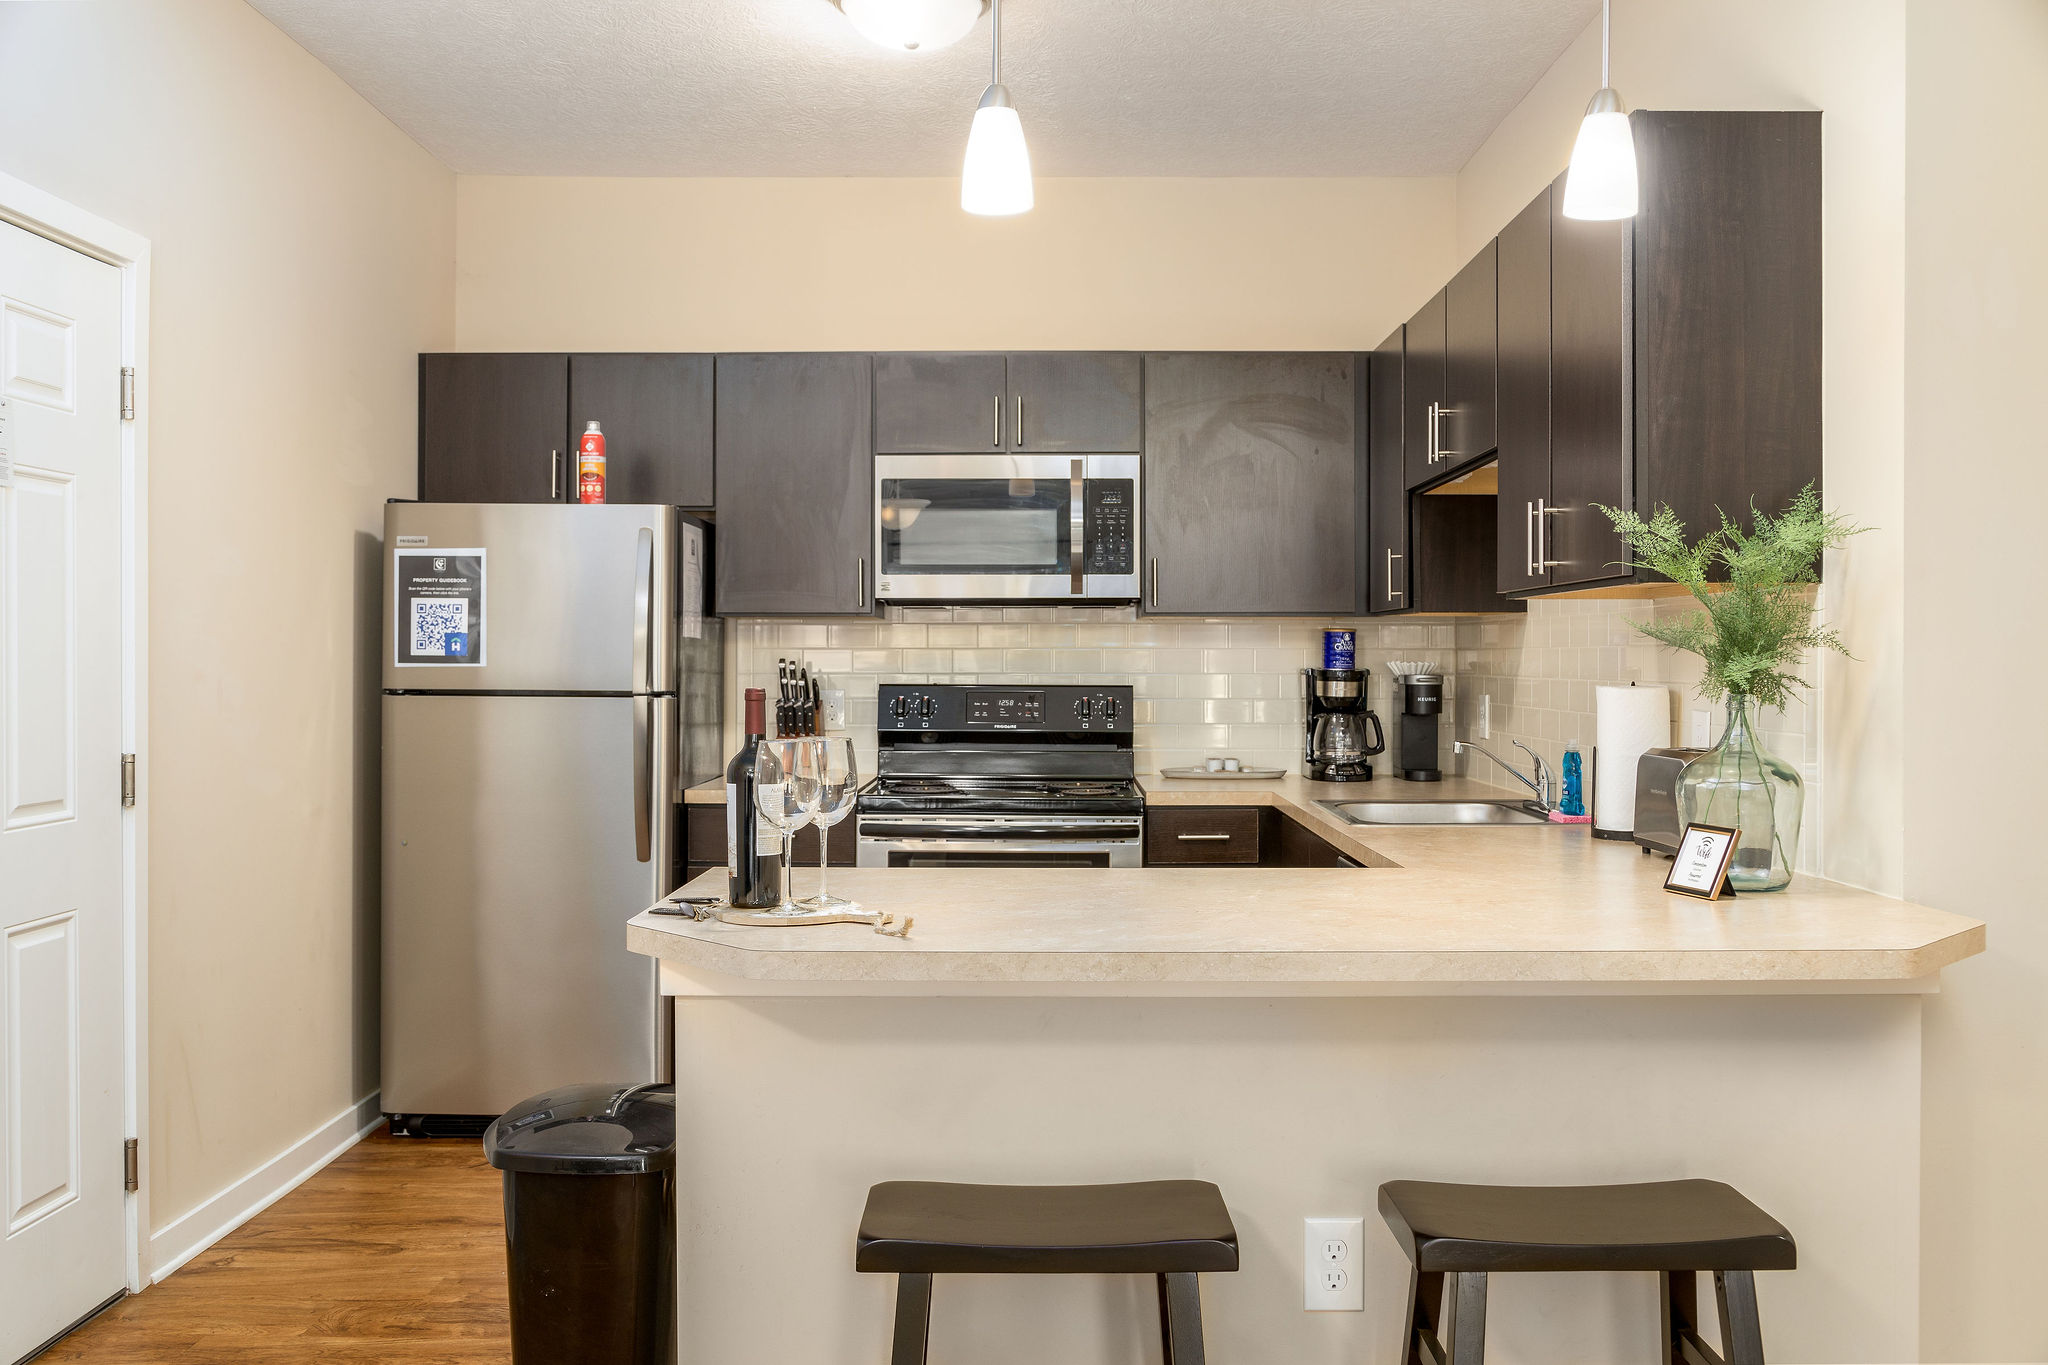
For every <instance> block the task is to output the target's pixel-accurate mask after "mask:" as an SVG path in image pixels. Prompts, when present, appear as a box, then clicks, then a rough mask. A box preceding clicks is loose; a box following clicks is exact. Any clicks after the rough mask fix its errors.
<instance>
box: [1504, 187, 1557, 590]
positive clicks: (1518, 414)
mask: <svg viewBox="0 0 2048 1365" xmlns="http://www.w3.org/2000/svg"><path fill="white" fill-rule="evenodd" d="M1496 247H1497V251H1498V269H1499V288H1498V293H1499V298H1500V307H1499V317H1500V386H1499V388H1500V411H1499V417H1498V424H1499V442H1500V453H1499V456H1498V465H1499V495H1498V496H1499V498H1500V509H1499V517H1498V526H1497V527H1496V537H1497V540H1496V554H1495V559H1496V568H1495V572H1496V574H1497V580H1496V586H1497V587H1498V588H1499V589H1500V591H1502V592H1522V591H1525V590H1527V589H1530V588H1539V587H1542V586H1543V585H1545V584H1546V583H1548V582H1549V581H1550V579H1549V576H1548V575H1547V574H1546V573H1545V572H1544V570H1543V568H1542V566H1541V565H1540V564H1539V563H1538V562H1537V555H1536V548H1537V546H1536V524H1537V518H1538V517H1539V515H1541V509H1542V508H1543V507H1544V506H1546V505H1547V504H1548V502H1549V500H1550V191H1549V189H1547V188H1546V189H1545V190H1544V191H1543V192H1542V193H1541V194H1539V195H1537V196H1536V199H1535V201H1534V202H1532V203H1531V204H1530V205H1529V206H1528V207H1527V208H1525V209H1523V210H1522V211H1521V213H1519V214H1517V215H1516V216H1515V220H1514V221H1513V222H1512V223H1509V224H1508V225H1507V226H1506V227H1505V228H1503V229H1501V234H1500V237H1499V239H1498V240H1497V243H1496Z"/></svg>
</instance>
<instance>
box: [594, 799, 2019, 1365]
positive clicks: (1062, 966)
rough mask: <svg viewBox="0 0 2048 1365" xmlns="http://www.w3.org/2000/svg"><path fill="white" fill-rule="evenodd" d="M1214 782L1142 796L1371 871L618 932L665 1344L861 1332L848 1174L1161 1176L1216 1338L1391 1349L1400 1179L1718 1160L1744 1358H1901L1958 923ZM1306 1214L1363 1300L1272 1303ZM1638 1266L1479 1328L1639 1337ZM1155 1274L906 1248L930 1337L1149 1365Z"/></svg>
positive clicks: (1520, 1286) (786, 1344) (1519, 1348)
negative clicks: (935, 1256) (1360, 1221)
mask: <svg viewBox="0 0 2048 1365" xmlns="http://www.w3.org/2000/svg"><path fill="white" fill-rule="evenodd" d="M1148 785H1149V784H1148ZM1224 785H1225V786H1226V787H1228V788H1233V789H1229V790H1219V791H1213V792H1212V791H1209V790H1206V789H1203V784H1194V783H1189V784H1162V785H1161V789H1157V790H1151V791H1148V799H1149V800H1150V801H1151V802H1152V803H1153V804H1162V803H1166V804H1171V803H1177V802H1180V801H1192V802H1196V803H1200V804H1213V803H1218V802H1221V803H1225V804H1239V805H1265V804H1271V805H1276V806H1278V807H1280V808H1281V810H1282V811H1283V813H1285V814H1286V815H1287V816H1288V817H1289V818H1293V819H1299V820H1301V821H1302V822H1303V823H1305V824H1308V825H1310V827H1311V828H1313V829H1314V830H1315V831H1316V832H1317V833H1318V834H1319V835H1321V836H1323V837H1325V838H1327V839H1329V840H1330V841H1331V842H1332V843H1334V844H1336V845H1337V846H1338V847H1340V848H1342V849H1344V850H1345V851H1346V852H1348V853H1350V854H1352V855H1353V856H1355V857H1357V858H1358V859H1359V860H1360V861H1361V862H1363V863H1365V864H1366V865H1365V866H1363V867H1359V868H1344V869H1292V868H1290V869H1262V868H1255V867H1244V868H1214V869H1191V868H1142V869H1095V870H1075V869H1016V870H1007V871H1003V872H1000V873H992V872H989V871H987V870H965V869H961V870H932V871H892V870H868V869H846V870H843V871H839V872H835V873H834V874H833V889H834V890H835V891H836V892H838V893H840V894H842V895H851V896H853V897H854V898H856V899H858V900H860V901H862V902H865V903H866V904H867V905H868V906H869V907H870V908H874V909H889V910H896V911H899V912H909V913H912V914H914V915H915V916H916V926H915V928H914V929H913V931H912V933H911V935H910V937H909V938H908V939H903V940H898V939H891V938H884V937H881V936H878V935H876V934H874V933H872V932H871V931H870V930H869V929H868V928H866V927H864V926H859V925H836V926H823V927H816V928H808V929H746V928H736V927H730V926H722V925H715V924H695V923H688V922H681V921H677V920H674V919H671V918H664V917H658V916H653V915H643V916H641V917H640V918H638V919H636V920H635V921H634V922H633V925H632V926H631V927H630V929H629V931H628V933H629V942H630V943H631V944H632V946H633V947H635V948H636V949H637V950H638V951H641V952H643V953H647V954H649V955H651V956H655V957H657V958H659V959H660V964H661V968H662V979H663V981H664V990H665V991H668V992H670V993H677V994H678V997H679V998H677V999H676V1001H675V1010H676V1083H677V1090H678V1094H679V1096H680V1097H681V1103H679V1105H678V1114H679V1141H680V1145H681V1149H682V1150H683V1151H684V1152H686V1153H693V1154H695V1157H694V1159H691V1160H686V1161H685V1163H684V1169H685V1170H686V1171H688V1172H690V1174H689V1176H688V1177H687V1178H685V1179H683V1180H681V1181H680V1182H679V1186H678V1188H679V1199H680V1201H681V1203H680V1208H679V1213H680V1217H679V1226H680V1228H681V1232H680V1238H681V1244H680V1260H681V1264H680V1285H681V1295H682V1298H681V1312H680V1315H679V1321H680V1322H681V1324H682V1331H683V1341H682V1354H681V1359H682V1360H683V1361H685V1362H695V1361H719V1362H735V1363H741V1362H764V1363H765V1362H771V1361H775V1362H780V1361H786V1360H807V1361H816V1362H825V1363H827V1365H836V1363H837V1362H845V1363H846V1365H854V1363H855V1362H861V1363H862V1365H865V1363H866V1362H871V1361H874V1360H877V1359H881V1358H883V1356H884V1353H885V1351H886V1342H887V1341H888V1337H889V1330H890V1321H891V1305H892V1302H893V1285H892V1283H891V1282H890V1281H889V1280H888V1279H887V1278H886V1277H879V1276H863V1275H859V1274H856V1273H855V1272H854V1270H853V1241H854V1228H855V1225H856V1223H857V1221H858V1219H859V1216H860V1210H861V1206H862V1202H863V1200H864V1198H865V1196H866V1191H867V1188H868V1186H869V1185H871V1184H873V1183H875V1182H878V1181H883V1180H903V1179H936V1180H961V1181H980V1182H1011V1183H1023V1184H1031V1183H1044V1184H1059V1183H1085V1182H1093V1181H1119V1180H1140V1179H1155V1178H1195V1179H1203V1180H1211V1181H1214V1182H1215V1183H1216V1184H1217V1185H1218V1186H1220V1187H1221V1189H1222V1190H1223V1193H1224V1197H1225V1199H1226V1201H1227V1202H1228V1204H1229V1208H1230V1213H1231V1217H1232V1219H1233V1220H1234V1222H1235V1223H1236V1225H1237V1228H1238V1233H1239V1238H1240V1242H1241V1245H1242V1248H1243V1267H1242V1269H1241V1270H1240V1271H1239V1272H1237V1273H1234V1274H1219V1275H1211V1276H1207V1277H1205V1278H1204V1282H1203V1285H1202V1295H1203V1302H1204V1309H1205V1317H1206V1325H1207V1335H1208V1340H1209V1343H1210V1349H1211V1350H1212V1352H1213V1357H1212V1358H1214V1359H1218V1360H1237V1361H1245V1362H1275V1363H1276V1365H1278V1363H1279V1362H1285V1363H1286V1365H1339V1362H1342V1363H1343V1365H1354V1362H1359V1361H1366V1362H1378V1363H1379V1365H1397V1362H1399V1361H1400V1359H1401V1353H1400V1351H1399V1349H1398V1345H1397V1339H1398V1336H1399V1332H1400V1322H1401V1316H1400V1315H1401V1310H1402V1304H1403V1296H1404V1295H1405V1293H1406V1292H1407V1288H1408V1267H1407V1264H1406V1262H1405V1260H1404V1259H1403V1258H1402V1257H1401V1255H1400V1253H1399V1252H1398V1251H1397V1250H1396V1248H1395V1245H1394V1243H1393V1241H1392V1239H1391V1237H1389V1236H1388V1235H1386V1234H1385V1232H1384V1230H1383V1229H1382V1228H1381V1226H1380V1223H1379V1220H1378V1219H1377V1217H1376V1216H1375V1215H1374V1192H1375V1190H1376V1189H1377V1187H1378V1185H1379V1184H1380V1183H1381V1182H1382V1181H1386V1180H1391V1179H1398V1178H1404V1177H1405V1178H1424V1179H1441V1180H1470V1181H1487V1182H1498V1183H1530V1184H1573V1183H1597V1182H1609V1181H1626V1180H1653V1179H1669V1178H1680V1177H1708V1178H1713V1179H1720V1180H1726V1181H1728V1182H1730V1183H1731V1184H1733V1185H1735V1186H1736V1187H1737V1188H1739V1189H1741V1190H1742V1191H1743V1192H1745V1193H1746V1194H1748V1195H1749V1196H1750V1197H1752V1198H1754V1199H1755V1200H1756V1201H1757V1202H1758V1203H1759V1204H1761V1205H1762V1206H1763V1207H1764V1208H1765V1209H1766V1210H1768V1211H1769V1212H1770V1213H1772V1214H1773V1215H1774V1216H1776V1217H1778V1218H1779V1219H1781V1220H1782V1221H1783V1222H1784V1223H1785V1224H1786V1225H1787V1226H1788V1227H1789V1228H1790V1229H1791V1230H1792V1232H1793V1234H1794V1235H1795V1237H1796V1238H1797V1239H1798V1244H1799V1256H1800V1266H1801V1268H1800V1269H1799V1270H1797V1271H1792V1272H1784V1273H1773V1274H1769V1275H1765V1276H1762V1277H1760V1279H1759V1285H1758V1288H1759V1295H1760V1298H1761V1301H1762V1306H1763V1315H1764V1318H1763V1320H1764V1332H1765V1339H1766V1340H1767V1341H1768V1342H1769V1343H1770V1345H1769V1348H1768V1349H1769V1350H1770V1351H1771V1353H1772V1355H1773V1356H1774V1357H1775V1358H1778V1359H1787V1360H1830V1361H1897V1360H1909V1359H1914V1358H1916V1352H1917V1333H1918V1321H1919V1276H1920V1252H1919V1245H1918V1239H1917V1236H1916V1235H1915V1234H1914V1232H1913V1231H1912V1229H1914V1228H1916V1227H1917V1226H1918V1204H1919V1197H1920V1167H1919V1155H1920V1139H1919V1132H1920V1028H1921V1024H1920V1017H1921V1008H1920V1000H1921V994H1920V993H1922V992H1925V991H1928V990H1932V989H1935V988H1936V987H1937V985H1938V980H1939V975H1940V973H1941V972H1942V971H1943V970H1944V969H1946V968H1948V967H1949V966H1951V965H1953V964H1955V963H1958V962H1960V961H1962V960H1963V959H1965V958H1968V957H1970V956H1972V955H1974V954H1975V953H1978V952H1981V951H1982V949H1983V942H1984V929H1983V926H1982V925H1981V924H1979V923H1977V922H1976V921H1974V920H1968V919H1964V918H1962V917H1960V916H1954V915H1948V914H1944V913H1942V912H1939V911H1934V910H1929V909H1926V908H1924V907H1919V906H1913V905H1909V904H1906V903H1904V902H1900V901H1895V900H1889V899H1887V898H1884V897H1881V896H1876V895H1872V894H1870V893H1868V892H1862V891H1857V890H1855V889H1853V888H1849V887H1843V886H1838V885H1835V884H1832V883H1827V882H1821V881H1817V880H1813V879H1807V878H1801V879H1798V880H1796V881H1795V882H1794V886H1793V889H1792V890H1791V891H1789V892H1787V893H1784V894H1781V895H1773V896H1752V897H1743V898H1742V899H1740V900H1737V901H1731V902H1720V903H1701V902H1694V901H1689V900H1684V899H1681V898H1679V897H1675V896H1670V895H1666V894H1665V893H1663V892H1662V891H1661V890H1660V889H1659V882H1660V879H1661V875H1662V867H1663V863H1662V860H1659V859H1651V858H1645V857H1642V856H1641V855H1639V854H1638V853H1637V852H1636V851H1635V850H1634V849H1633V847H1630V846H1622V845H1615V844H1611V843H1605V842H1602V841H1596V840H1593V839H1591V838H1590V837H1588V836H1587V835H1586V833H1585V831H1584V830H1583V828H1572V829H1567V828H1561V827H1556V826H1550V827H1541V826H1538V827H1526V828H1521V829H1502V830H1470V829H1452V828H1415V827H1383V828H1376V829H1372V830H1362V829H1357V828H1353V827H1349V826H1342V827H1340V826H1341V822H1339V821H1337V819H1336V817H1334V816H1330V815H1329V814H1328V813H1327V812H1325V811H1323V810H1322V808H1321V807H1319V806H1316V805H1315V804H1314V795H1315V792H1314V790H1313V789H1312V788H1311V787H1310V786H1309V784H1305V783H1301V782H1300V781H1299V780H1292V781H1289V782H1287V783H1282V784H1277V785H1274V786H1268V787H1266V788H1263V789H1261V788H1260V787H1259V786H1258V785H1257V784H1249V783H1248V784H1242V786H1241V787H1240V786H1239V784H1224ZM1376 785H1377V784H1376ZM718 875H719V874H715V873H714V874H712V875H711V876H709V877H707V878H705V879H702V880H700V882H699V883H698V885H697V887H696V891H697V892H698V893H703V892H706V891H711V890H715V889H716V883H717V879H718ZM810 875H814V874H806V873H802V872H800V873H799V874H798V878H797V881H798V888H797V889H798V892H799V894H801V892H802V891H803V889H804V887H805V885H806V884H807V883H806V877H807V876H810ZM1965 970H1967V968H1965ZM1312 1216H1313V1217H1333V1216H1336V1217H1341V1216H1363V1217H1364V1218H1365V1219H1366V1220H1367V1222H1366V1228H1367V1231H1366V1237H1365V1247H1364V1249H1363V1257H1362V1261H1361V1268H1362V1272H1363V1274H1364V1276H1365V1282H1364V1287H1365V1300H1366V1308H1365V1311H1364V1312H1362V1313H1308V1312H1304V1311H1303V1309H1302V1279H1303V1266H1302V1251H1301V1248H1302V1245H1303V1239H1302V1223H1301V1220H1302V1219H1303V1218H1305V1217H1312ZM790 1286H799V1287H800V1288H799V1290H798V1291H796V1292H799V1293H800V1295H801V1302H802V1304H803V1309H802V1311H800V1312H792V1311H789V1307H788V1306H789V1303H790V1302H791V1300H790V1294H791V1292H792V1291H791V1289H790ZM1655 1286H1656V1282H1655V1279H1654V1277H1650V1276H1595V1275H1585V1276H1533V1275H1530V1276H1503V1277H1500V1279H1499V1282H1498V1283H1497V1284H1495V1285H1494V1286H1493V1291H1492V1312H1491V1315H1490V1320H1489V1324H1488V1336H1489V1338H1490V1340H1489V1343H1488V1344H1489V1347H1490V1350H1491V1353H1492V1354H1493V1355H1494V1356H1495V1358H1498V1359H1506V1360H1522V1359H1527V1360H1536V1359H1550V1360H1567V1359H1569V1360H1576V1361H1587V1362H1606V1361H1617V1362H1618V1361H1623V1360H1646V1359H1653V1358H1656V1356H1657V1350H1658V1347H1657V1341H1656V1334H1657V1330H1658V1326H1657V1325H1658V1316H1657V1305H1656V1303H1655V1300H1654V1291H1655ZM1151 1295H1152V1287H1151V1285H1150V1283H1149V1281H1143V1282H1141V1281H1140V1280H1139V1279H1138V1278H1137V1277H1087V1276H1047V1277H1042V1278H1040V1277H941V1279H940V1280H939V1283H938V1289H937V1292H936V1295H935V1298H934V1306H933V1320H932V1329H931V1331H932V1350H933V1358H934V1359H957V1360H973V1361H976V1362H977V1363H978V1365H1013V1363H1014V1365H1024V1362H1037V1361H1043V1360H1060V1361H1063V1362H1073V1363H1074V1365H1110V1363H1111V1362H1119V1363H1120V1362H1127V1361H1131V1360H1143V1359H1148V1358H1154V1359H1156V1351H1157V1345H1156V1339H1157V1331H1158V1318H1157V1308H1156V1306H1155V1304H1154V1302H1153V1300H1152V1297H1151Z"/></svg>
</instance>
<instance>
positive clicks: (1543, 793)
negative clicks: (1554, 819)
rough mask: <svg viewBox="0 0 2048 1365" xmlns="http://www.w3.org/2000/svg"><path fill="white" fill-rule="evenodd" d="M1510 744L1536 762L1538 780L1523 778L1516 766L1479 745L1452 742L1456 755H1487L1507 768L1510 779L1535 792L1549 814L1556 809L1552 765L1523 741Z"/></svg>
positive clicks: (1460, 741)
mask: <svg viewBox="0 0 2048 1365" xmlns="http://www.w3.org/2000/svg"><path fill="white" fill-rule="evenodd" d="M1508 742H1509V743H1510V744H1513V745H1514V746H1515V747H1516V748H1517V749H1520V750H1521V751H1522V752H1523V753H1525V754H1527V755H1529V757H1530V758H1533V759H1535V760H1536V767H1535V773H1536V780H1535V781H1534V782H1531V781H1530V780H1529V779H1528V778H1526V777H1524V776H1522V772H1521V769H1519V768H1517V767H1516V766H1515V765H1514V764H1512V763H1510V762H1508V761H1507V760H1506V759H1504V758H1502V757H1501V756H1500V755H1499V754H1496V753H1492V752H1490V751H1488V750H1486V749H1482V748H1480V747H1479V746H1478V745H1477V744H1468V743H1466V742H1465V741H1464V740H1462V739H1459V740H1453V741H1452V742H1451V752H1452V753H1454V754H1462V753H1464V752H1465V751H1466V750H1467V749H1470V750H1471V751H1472V752H1473V753H1475V754H1485V755H1486V756H1487V757H1488V758H1490V759H1492V760H1493V761H1494V762H1495V763H1498V764H1500V766H1501V767H1503V768H1506V769H1507V770H1508V776H1509V777H1512V778H1514V779H1515V781H1517V782H1519V783H1521V784H1522V785H1523V786H1525V787H1527V788H1528V789H1529V790H1530V791H1532V792H1535V793H1536V803H1537V804H1538V805H1540V806H1542V807H1543V809H1544V812H1545V813H1546V814H1547V813H1548V812H1550V811H1551V810H1552V809H1554V807H1553V806H1552V805H1551V802H1550V765H1549V764H1548V763H1545V762H1544V761H1543V755H1542V754H1539V753H1537V752H1536V751H1535V750H1534V749H1532V748H1530V747H1529V746H1528V745H1526V744H1524V743H1522V741H1521V740H1519V739H1515V740H1509V741H1508Z"/></svg>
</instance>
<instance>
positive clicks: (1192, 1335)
mask: <svg viewBox="0 0 2048 1365" xmlns="http://www.w3.org/2000/svg"><path fill="white" fill-rule="evenodd" d="M1159 1335H1160V1338H1161V1340H1162V1341H1164V1343H1165V1346H1166V1365H1205V1359H1204V1354H1203V1351H1202V1289H1201V1280H1200V1279H1199V1278H1198V1277H1197V1276H1196V1275H1195V1274H1194V1273H1193V1272H1189V1271H1176V1272H1175V1273H1173V1274H1170V1275H1161V1276H1160V1277H1159Z"/></svg>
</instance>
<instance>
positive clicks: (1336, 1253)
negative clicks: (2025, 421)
mask: <svg viewBox="0 0 2048 1365" xmlns="http://www.w3.org/2000/svg"><path fill="white" fill-rule="evenodd" d="M1364 1240H1365V1219H1364V1218H1363V1217H1359V1218H1304V1219H1302V1220H1301V1306H1302V1307H1303V1308H1304V1309H1306V1310H1308V1311H1309V1312H1311V1313H1358V1312H1363V1311H1364V1309H1365V1281H1364V1279H1363V1277H1362V1276H1361V1274H1360V1271H1359V1267H1360V1264H1361V1260H1362V1254H1363V1246H1362V1243H1363V1242H1364Z"/></svg>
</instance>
